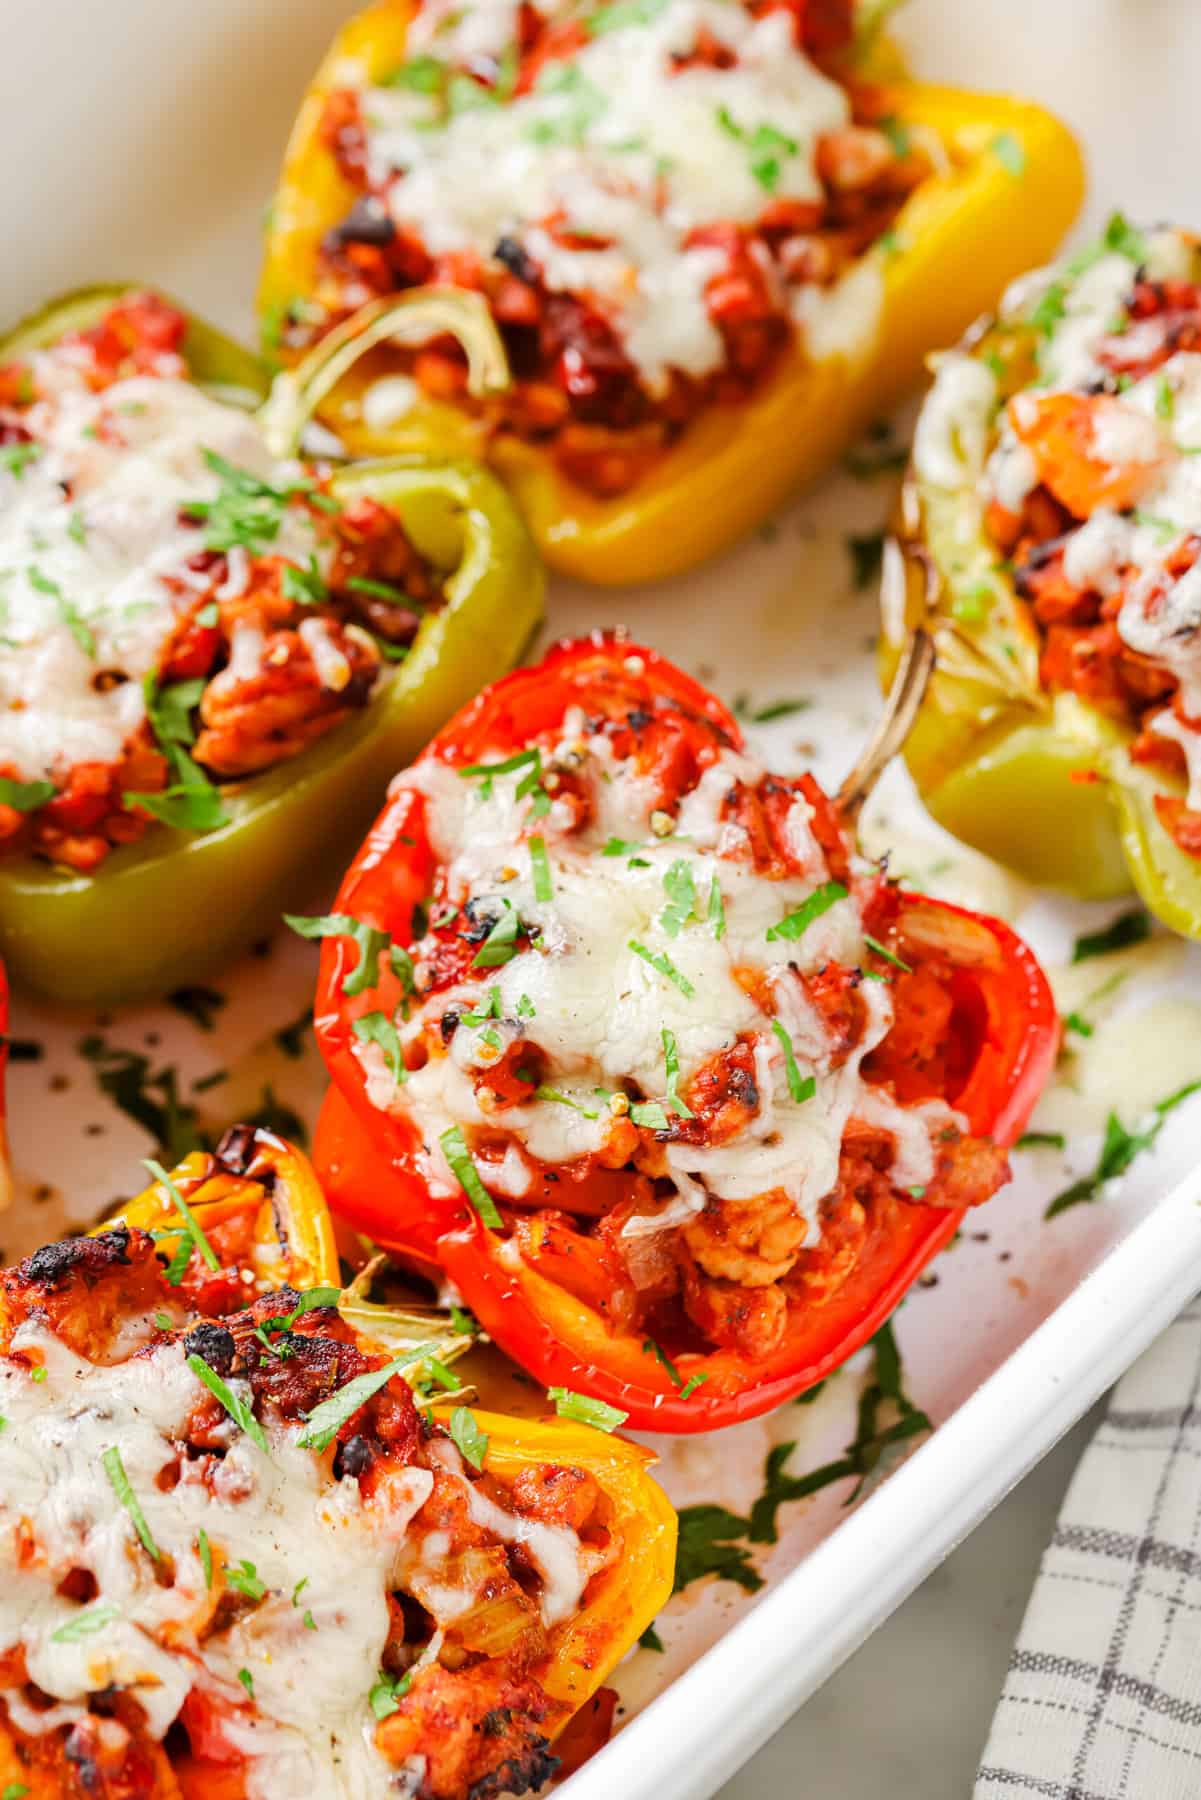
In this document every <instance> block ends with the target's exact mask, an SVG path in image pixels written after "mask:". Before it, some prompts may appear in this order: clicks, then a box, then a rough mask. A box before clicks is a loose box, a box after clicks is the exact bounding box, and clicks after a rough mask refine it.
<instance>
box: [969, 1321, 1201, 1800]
mask: <svg viewBox="0 0 1201 1800" xmlns="http://www.w3.org/2000/svg"><path fill="white" fill-rule="evenodd" d="M1026 1795H1030V1796H1035V1797H1038V1796H1046V1797H1047V1800H1201V1300H1198V1301H1194V1302H1193V1304H1192V1306H1190V1307H1189V1308H1188V1310H1187V1311H1186V1312H1184V1313H1183V1314H1182V1315H1181V1317H1180V1318H1179V1319H1177V1321H1176V1323H1175V1324H1174V1325H1173V1326H1171V1328H1170V1329H1169V1330H1168V1331H1166V1332H1165V1333H1164V1335H1163V1336H1162V1337H1161V1338H1160V1339H1159V1341H1158V1342H1157V1343H1156V1344H1154V1345H1153V1346H1152V1347H1151V1349H1150V1350H1148V1351H1147V1353H1146V1354H1145V1355H1144V1356H1143V1357H1142V1358H1141V1359H1140V1361H1138V1362H1137V1363H1136V1364H1135V1365H1134V1367H1133V1369H1131V1371H1130V1373H1129V1374H1128V1375H1127V1376H1126V1377H1125V1379H1124V1380H1123V1381H1122V1382H1121V1383H1120V1384H1119V1385H1118V1387H1117V1388H1116V1389H1115V1391H1114V1394H1113V1398H1112V1402H1111V1405H1110V1410H1109V1413H1108V1416H1107V1417H1106V1419H1105V1422H1104V1424H1103V1425H1102V1426H1101V1427H1100V1429H1099V1431H1098V1432H1097V1435H1096V1436H1095V1437H1094V1439H1093V1441H1092V1443H1091V1444H1090V1445H1089V1447H1088V1450H1087V1451H1086V1452H1085V1455H1084V1457H1083V1459H1082V1461H1081V1463H1080V1466H1079V1468H1078V1469H1077V1470H1076V1473H1075V1475H1074V1477H1073V1479H1072V1484H1071V1487H1070V1488H1069V1489H1068V1493H1067V1498H1066V1499H1065V1501H1064V1503H1063V1510H1062V1511H1061V1513H1060V1515H1059V1523H1058V1525H1057V1526H1056V1528H1055V1535H1054V1537H1053V1538H1052V1540H1051V1542H1050V1544H1049V1546H1048V1548H1047V1550H1046V1553H1045V1554H1044V1556H1043V1560H1042V1567H1041V1570H1040V1572H1039V1576H1038V1580H1037V1582H1036V1584H1035V1588H1034V1592H1033V1594H1032V1595H1031V1599H1030V1604H1029V1607H1028V1608H1027V1611H1026V1617H1025V1619H1024V1620H1023V1622H1022V1629H1021V1631H1020V1633H1019V1634H1018V1641H1017V1646H1016V1648H1015V1650H1014V1652H1013V1657H1012V1659H1011V1661H1010V1665H1009V1674H1008V1676H1007V1678H1006V1682H1005V1690H1004V1693H1003V1694H1002V1697H1001V1703H1000V1705H999V1707H998V1709H997V1713H996V1716H995V1718H994V1719H993V1724H992V1731H991V1733H990V1735H989V1739H988V1745H987V1747H986V1749H985V1752H984V1760H983V1762H982V1764H981V1766H980V1772H979V1774H978V1776H977V1778H976V1788H975V1796H974V1800H1024V1796H1026Z"/></svg>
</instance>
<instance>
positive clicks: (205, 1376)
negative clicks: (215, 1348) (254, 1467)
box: [188, 1354, 271, 1456]
mask: <svg viewBox="0 0 1201 1800" xmlns="http://www.w3.org/2000/svg"><path fill="white" fill-rule="evenodd" d="M188 1367H189V1369H191V1371H192V1373H193V1375H194V1376H195V1377H196V1379H197V1381H202V1382H203V1383H204V1385H205V1387H206V1388H207V1389H208V1391H209V1393H210V1394H211V1395H212V1396H213V1398H214V1399H215V1400H218V1401H220V1403H221V1405H222V1406H223V1407H224V1408H225V1410H226V1412H227V1413H228V1414H229V1416H230V1418H231V1419H232V1420H233V1422H234V1424H235V1425H236V1426H237V1427H238V1429H239V1430H240V1431H244V1432H245V1433H246V1436H247V1437H248V1438H249V1439H250V1441H251V1443H252V1444H257V1445H258V1448H259V1449H260V1450H261V1451H262V1452H263V1455H264V1456H270V1454H271V1452H270V1450H269V1448H268V1446H267V1437H266V1433H265V1432H264V1430H263V1428H262V1426H261V1425H260V1424H259V1422H258V1420H257V1419H256V1418H255V1416H254V1413H253V1411H252V1410H251V1407H250V1405H249V1403H248V1402H247V1401H245V1400H242V1399H240V1398H239V1397H238V1395H237V1394H235V1393H234V1392H233V1389H232V1388H231V1387H230V1386H229V1384H228V1383H227V1382H225V1381H223V1380H222V1378H221V1376H220V1375H218V1373H217V1371H216V1369H210V1367H209V1365H208V1364H207V1363H206V1362H205V1360H204V1358H203V1357H202V1356H196V1355H195V1354H193V1355H191V1356H189V1358H188Z"/></svg>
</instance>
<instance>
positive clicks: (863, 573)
mask: <svg viewBox="0 0 1201 1800" xmlns="http://www.w3.org/2000/svg"><path fill="white" fill-rule="evenodd" d="M846 546H847V550H848V552H849V553H850V558H851V580H852V581H853V582H854V584H855V587H856V588H858V589H859V590H860V591H862V590H863V589H864V588H869V587H870V586H871V585H872V583H873V581H875V580H876V579H877V578H878V576H879V574H880V568H881V565H882V564H883V561H884V533H883V532H882V531H869V532H865V533H864V535H863V536H862V537H857V536H856V535H855V534H854V532H851V533H850V534H849V535H848V537H847V540H846Z"/></svg>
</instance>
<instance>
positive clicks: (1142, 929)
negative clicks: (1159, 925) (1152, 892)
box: [1072, 906, 1151, 963]
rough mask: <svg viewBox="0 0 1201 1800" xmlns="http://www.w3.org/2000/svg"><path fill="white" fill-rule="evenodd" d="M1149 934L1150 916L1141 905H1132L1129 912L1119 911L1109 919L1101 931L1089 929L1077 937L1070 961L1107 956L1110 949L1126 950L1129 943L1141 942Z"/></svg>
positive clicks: (1080, 961)
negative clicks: (1115, 916)
mask: <svg viewBox="0 0 1201 1800" xmlns="http://www.w3.org/2000/svg"><path fill="white" fill-rule="evenodd" d="M1150 935H1151V920H1150V918H1149V917H1148V915H1147V914H1146V913H1145V912H1144V911H1143V909H1142V907H1141V906H1136V907H1132V908H1131V910H1130V911H1129V912H1124V913H1119V914H1118V916H1117V918H1116V919H1111V920H1110V922H1109V924H1108V925H1106V926H1105V927H1104V928H1103V929H1102V930H1101V931H1089V932H1086V933H1085V934H1084V936H1083V937H1078V938H1077V939H1076V944H1075V948H1074V949H1073V951H1072V961H1073V963H1082V962H1088V960H1089V958H1090V957H1093V956H1108V955H1109V953H1110V951H1111V950H1126V949H1128V948H1129V947H1130V945H1131V944H1141V943H1142V941H1143V939H1144V938H1148V937H1150Z"/></svg>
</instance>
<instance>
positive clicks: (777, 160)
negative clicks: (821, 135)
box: [717, 106, 800, 194]
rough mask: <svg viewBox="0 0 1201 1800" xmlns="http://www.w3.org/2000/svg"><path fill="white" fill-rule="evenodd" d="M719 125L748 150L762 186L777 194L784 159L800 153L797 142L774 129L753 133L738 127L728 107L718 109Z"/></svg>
mask: <svg viewBox="0 0 1201 1800" xmlns="http://www.w3.org/2000/svg"><path fill="white" fill-rule="evenodd" d="M717 122H718V124H719V125H720V126H721V128H722V130H723V131H724V132H726V133H728V135H729V136H730V137H732V138H737V139H738V142H739V143H740V144H743V145H744V146H745V147H746V151H747V154H748V155H749V156H750V159H751V174H752V175H753V176H754V177H755V180H756V181H757V182H758V183H759V186H760V187H761V188H764V189H766V191H767V192H768V193H769V194H772V193H774V192H775V190H776V188H777V187H778V186H779V185H780V175H781V172H782V164H783V161H784V159H785V158H787V157H789V156H795V155H796V154H797V152H798V150H799V149H800V145H799V144H798V143H797V141H796V139H795V138H790V137H789V136H788V135H787V133H786V132H783V131H781V130H780V129H779V128H778V127H777V126H775V125H766V124H765V125H756V126H755V127H754V129H753V130H748V129H747V128H746V126H744V125H740V124H739V123H738V120H737V119H736V118H734V116H733V114H732V113H731V112H730V109H729V107H727V106H719V107H718V109H717Z"/></svg>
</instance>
